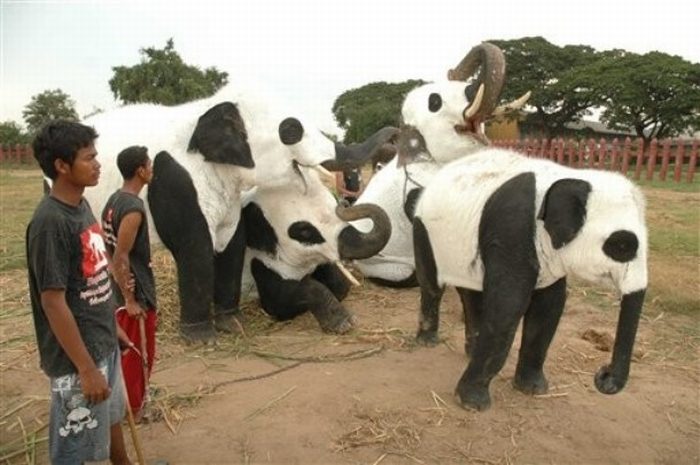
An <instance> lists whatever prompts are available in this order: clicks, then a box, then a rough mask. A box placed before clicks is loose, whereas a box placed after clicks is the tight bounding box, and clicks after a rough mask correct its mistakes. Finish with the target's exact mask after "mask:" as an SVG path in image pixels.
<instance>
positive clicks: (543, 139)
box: [540, 138, 548, 158]
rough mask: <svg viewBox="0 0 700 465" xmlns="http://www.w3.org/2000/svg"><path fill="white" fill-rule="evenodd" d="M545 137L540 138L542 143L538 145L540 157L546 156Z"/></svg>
mask: <svg viewBox="0 0 700 465" xmlns="http://www.w3.org/2000/svg"><path fill="white" fill-rule="evenodd" d="M547 142H548V141H547V139H545V138H542V145H541V146H540V158H547Z"/></svg>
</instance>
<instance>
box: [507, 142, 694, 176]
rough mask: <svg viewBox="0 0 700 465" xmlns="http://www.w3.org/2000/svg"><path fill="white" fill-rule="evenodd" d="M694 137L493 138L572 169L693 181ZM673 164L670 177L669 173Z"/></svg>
mask: <svg viewBox="0 0 700 465" xmlns="http://www.w3.org/2000/svg"><path fill="white" fill-rule="evenodd" d="M699 143H700V140H698V139H664V140H661V141H657V140H656V139H652V140H651V143H650V144H649V146H648V147H646V150H645V147H644V139H642V138H638V139H635V140H634V141H633V140H632V139H630V138H629V137H628V138H626V139H625V140H624V141H622V142H620V141H619V140H617V139H613V140H612V142H609V141H607V140H605V139H600V140H599V141H595V140H594V139H588V140H582V141H576V140H564V139H550V140H547V139H542V140H539V139H533V140H530V139H524V140H501V141H495V142H494V145H495V146H497V147H504V148H508V149H511V150H515V151H517V152H520V153H523V154H525V155H527V156H529V157H536V158H548V159H550V160H552V161H555V162H557V163H560V164H562V165H567V166H572V167H576V168H596V169H604V170H610V171H619V172H620V173H622V174H624V175H625V176H627V175H631V176H632V177H633V178H634V179H637V180H638V179H641V178H642V172H644V173H645V174H644V178H645V179H646V180H649V181H650V180H652V179H654V177H655V176H656V179H657V180H660V181H666V180H667V178H670V179H673V180H674V181H675V182H681V181H682V180H685V181H686V182H693V177H694V176H695V169H696V166H697V163H698V145H699ZM671 165H673V170H672V171H673V175H672V178H671V177H670V175H669V171H670V170H671Z"/></svg>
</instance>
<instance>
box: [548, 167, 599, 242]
mask: <svg viewBox="0 0 700 465" xmlns="http://www.w3.org/2000/svg"><path fill="white" fill-rule="evenodd" d="M590 192H591V185H590V184H589V183H588V182H586V181H582V180H580V179H560V180H559V181H557V182H555V183H554V184H552V185H551V186H550V187H549V189H548V190H547V193H546V194H545V196H544V200H543V201H542V206H541V207H540V211H539V213H538V214H537V219H538V220H542V221H544V229H545V230H546V231H547V233H548V234H549V237H550V238H551V239H552V246H553V247H554V248H555V249H559V248H561V247H563V246H565V245H566V244H568V243H569V242H571V241H572V240H573V239H574V238H575V237H576V235H577V234H578V232H579V231H580V230H581V228H582V227H583V223H584V222H585V221H586V203H587V202H588V194H590Z"/></svg>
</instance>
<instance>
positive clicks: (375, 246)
mask: <svg viewBox="0 0 700 465" xmlns="http://www.w3.org/2000/svg"><path fill="white" fill-rule="evenodd" d="M335 212H336V215H338V218H340V219H341V220H343V221H355V220H359V219H362V218H368V219H370V220H372V224H373V226H372V229H371V230H370V231H368V232H366V233H363V232H360V231H359V230H357V228H355V227H354V226H352V225H347V226H346V227H344V228H343V229H342V231H341V232H340V234H339V236H338V253H339V254H340V258H342V259H348V260H352V259H355V260H361V259H363V258H369V257H371V256H373V255H376V254H377V253H378V252H379V251H380V250H382V249H383V248H384V246H385V245H386V243H387V242H389V238H390V237H391V221H389V217H388V216H387V214H386V212H384V210H382V209H381V208H380V207H378V206H377V205H374V204H367V203H366V204H362V205H356V206H352V207H347V208H346V207H343V206H342V205H338V207H337V208H336V210H335Z"/></svg>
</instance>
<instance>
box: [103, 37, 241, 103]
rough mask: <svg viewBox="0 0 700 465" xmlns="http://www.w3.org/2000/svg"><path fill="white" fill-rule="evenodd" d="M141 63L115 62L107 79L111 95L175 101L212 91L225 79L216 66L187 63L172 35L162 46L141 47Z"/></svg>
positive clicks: (123, 98)
mask: <svg viewBox="0 0 700 465" xmlns="http://www.w3.org/2000/svg"><path fill="white" fill-rule="evenodd" d="M140 53H141V55H142V59H141V63H139V64H138V65H134V66H130V67H129V66H115V67H113V68H112V70H113V71H114V75H113V76H112V79H110V80H109V88H110V89H111V90H112V93H113V94H114V98H115V99H117V100H121V101H122V102H123V103H140V102H149V103H160V104H163V105H178V104H180V103H185V102H189V101H191V100H196V99H199V98H204V97H208V96H210V95H213V94H214V93H215V92H216V91H217V90H219V89H220V88H221V87H223V86H224V85H226V83H227V82H228V73H226V72H221V71H219V70H217V69H216V68H215V67H210V68H206V69H205V70H204V71H202V70H200V69H199V68H198V67H197V66H192V65H187V64H185V63H184V62H183V61H182V58H181V57H180V55H179V54H178V53H177V52H176V51H175V46H174V43H173V39H169V40H168V42H167V44H166V45H165V48H163V49H157V48H153V47H149V48H142V49H141V50H140Z"/></svg>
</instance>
